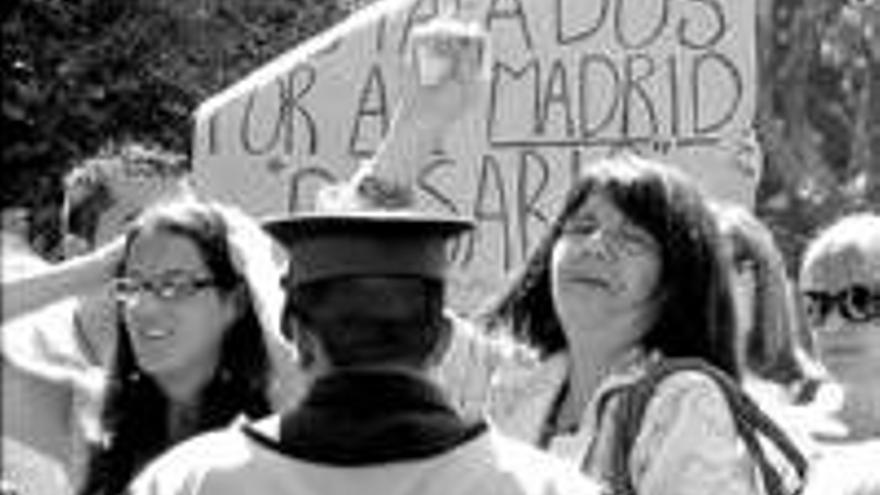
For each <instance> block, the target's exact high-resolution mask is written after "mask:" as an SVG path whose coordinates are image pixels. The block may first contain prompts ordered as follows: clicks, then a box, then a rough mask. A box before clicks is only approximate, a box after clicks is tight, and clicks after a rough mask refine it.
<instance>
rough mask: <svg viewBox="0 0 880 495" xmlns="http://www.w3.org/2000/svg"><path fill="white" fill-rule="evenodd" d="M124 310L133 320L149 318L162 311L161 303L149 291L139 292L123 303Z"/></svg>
mask: <svg viewBox="0 0 880 495" xmlns="http://www.w3.org/2000/svg"><path fill="white" fill-rule="evenodd" d="M123 305H124V310H125V312H126V313H128V314H129V315H130V316H131V317H134V318H151V317H153V316H154V315H156V314H158V313H160V312H161V311H162V302H161V301H160V300H159V297H158V296H157V295H156V294H154V293H153V292H152V291H150V290H140V291H138V292H136V293H134V294H131V295H129V297H128V298H127V299H126V300H125V302H124V303H123Z"/></svg>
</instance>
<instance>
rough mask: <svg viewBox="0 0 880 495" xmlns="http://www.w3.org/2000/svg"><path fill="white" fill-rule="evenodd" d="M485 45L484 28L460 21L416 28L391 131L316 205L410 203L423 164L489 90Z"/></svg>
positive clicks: (330, 207) (322, 193)
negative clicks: (367, 157)
mask: <svg viewBox="0 0 880 495" xmlns="http://www.w3.org/2000/svg"><path fill="white" fill-rule="evenodd" d="M487 43H488V41H487V36H486V34H485V32H484V31H483V30H481V29H480V28H478V27H476V26H475V25H468V24H464V23H462V22H460V21H457V20H454V19H442V20H436V21H432V22H429V23H427V24H425V25H423V26H420V27H419V28H417V29H415V30H414V31H413V35H412V57H411V59H410V60H409V61H408V62H407V63H404V64H402V66H403V70H404V73H403V81H404V83H403V86H404V89H403V95H402V96H401V98H400V99H399V102H398V104H397V106H396V109H395V112H394V116H393V118H392V122H391V127H390V128H389V131H388V134H387V135H386V136H385V138H384V139H383V141H382V142H381V143H380V145H379V147H378V149H377V151H376V154H375V155H374V156H373V158H372V159H371V160H369V161H366V162H363V163H362V164H361V165H360V167H359V168H358V169H357V171H356V172H355V173H354V174H353V175H352V177H350V178H349V180H348V181H346V182H345V183H343V184H341V185H338V186H335V187H330V188H327V189H324V190H322V191H320V192H319V195H318V205H317V207H318V209H323V210H339V209H359V208H365V207H367V208H368V207H388V208H395V207H401V206H412V205H413V202H414V200H415V197H414V191H413V188H414V186H415V184H416V181H417V179H418V174H419V172H420V170H419V169H420V166H421V165H423V164H425V163H427V161H428V159H429V157H430V156H431V153H432V152H433V151H434V150H435V149H436V148H437V147H438V145H439V144H440V143H441V142H442V138H443V137H444V136H445V135H446V134H447V132H448V131H449V130H450V128H451V127H452V125H453V124H454V123H455V122H456V121H458V120H459V119H460V118H461V117H463V116H464V115H465V114H466V113H467V112H468V111H470V110H471V109H473V108H475V107H476V106H477V102H478V101H479V99H480V97H481V95H482V93H483V92H484V90H485V87H486V80H487V77H486V73H487V70H486V60H487V58H488V56H487V51H488V48H487Z"/></svg>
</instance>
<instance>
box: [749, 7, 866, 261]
mask: <svg viewBox="0 0 880 495" xmlns="http://www.w3.org/2000/svg"><path fill="white" fill-rule="evenodd" d="M769 5H770V7H769V8H768V9H767V10H766V11H765V12H764V18H763V19H761V20H762V23H761V26H762V32H763V35H764V36H763V38H762V39H759V43H760V46H761V49H762V53H761V55H762V60H763V67H762V74H763V81H762V88H761V96H760V101H761V104H760V105H759V108H760V109H761V110H759V114H758V115H757V119H756V124H757V127H758V131H759V135H760V137H761V139H762V142H763V145H764V149H765V153H766V156H767V163H766V164H765V165H766V174H765V180H764V181H763V183H762V186H761V191H760V197H759V199H758V212H759V214H761V216H762V217H763V218H764V219H765V220H766V221H767V222H768V223H770V224H771V226H772V227H773V228H774V231H775V233H776V234H777V236H778V239H779V241H780V244H781V245H782V247H783V249H784V251H785V252H786V254H787V259H788V260H789V262H790V263H791V264H792V265H795V264H796V263H797V259H798V255H799V253H801V252H802V251H803V245H804V243H805V242H806V241H807V239H808V237H809V236H810V235H811V234H812V233H813V232H814V231H815V230H816V229H817V228H818V227H820V226H822V225H824V224H826V223H828V222H830V221H831V220H832V219H833V218H834V217H836V216H839V215H841V214H844V213H846V212H848V211H851V210H862V209H869V208H872V209H875V210H877V209H880V3H878V2H877V0H821V1H818V0H775V2H772V3H770V4H769Z"/></svg>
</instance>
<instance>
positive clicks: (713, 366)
mask: <svg viewBox="0 0 880 495" xmlns="http://www.w3.org/2000/svg"><path fill="white" fill-rule="evenodd" d="M414 39H415V40H416V41H415V42H416V43H421V44H423V46H424V47H427V49H429V50H431V49H433V50H434V51H435V52H436V56H440V57H447V62H448V63H447V64H446V66H447V67H448V70H447V72H446V73H445V77H442V78H440V79H436V80H432V81H430V83H419V82H418V78H414V79H413V83H412V87H410V88H407V89H405V90H404V92H403V96H402V97H401V98H400V101H399V102H398V106H397V110H396V113H395V117H394V121H393V123H392V125H391V127H390V130H389V133H388V135H387V136H386V138H385V140H384V142H383V144H382V146H381V147H380V148H379V150H378V151H377V153H376V155H375V156H374V157H373V159H372V160H371V161H370V162H368V163H364V164H362V165H361V166H360V167H359V168H358V169H357V171H356V173H355V174H353V176H352V177H351V178H350V179H349V180H347V181H344V182H342V183H341V184H339V185H336V186H332V187H330V188H328V189H326V190H324V191H322V192H321V193H320V194H319V195H318V198H317V205H316V210H317V211H315V212H310V213H296V214H292V215H289V216H284V217H279V218H275V219H273V220H271V221H264V222H263V223H262V224H260V223H258V222H257V220H255V219H253V218H250V217H249V216H248V215H246V214H245V213H243V212H242V211H240V210H238V209H236V208H235V207H232V206H230V205H224V204H219V203H216V202H213V201H211V200H210V198H203V197H200V196H199V194H198V193H197V192H196V191H193V190H192V188H191V187H189V185H188V183H187V178H186V175H185V173H184V171H185V170H186V157H184V156H180V155H176V154H174V153H169V152H167V151H165V150H162V149H161V148H158V147H155V146H151V145H147V144H144V143H139V142H123V143H116V144H115V145H114V146H111V147H108V148H107V149H105V150H102V151H101V152H100V153H99V154H98V155H97V156H95V157H93V158H90V159H88V160H86V161H85V162H84V163H83V164H81V166H80V167H78V168H77V169H76V171H75V172H74V173H73V174H72V175H71V177H70V179H69V180H68V183H67V197H66V200H65V208H64V211H63V217H64V218H63V221H62V225H63V226H64V229H65V234H66V238H67V239H68V242H66V243H65V248H66V251H67V254H68V257H67V260H66V261H64V262H62V263H58V264H49V263H45V262H41V261H40V260H38V259H35V257H34V256H33V254H32V253H30V252H28V251H27V250H26V249H25V247H26V246H25V247H22V246H20V245H19V244H15V243H14V242H13V241H12V240H10V241H7V239H6V237H4V245H3V250H4V251H3V264H4V266H3V301H2V302H3V305H2V314H3V328H2V330H3V349H2V358H3V360H2V363H3V374H2V379H3V418H2V419H3V442H4V454H5V455H4V456H3V462H4V466H3V467H4V469H3V478H4V490H6V491H8V492H9V493H20V494H37V495H41V494H49V493H52V494H62V495H66V494H82V495H95V494H107V495H110V494H119V493H126V492H127V491H129V492H130V493H133V494H137V495H148V494H149V495H171V494H174V495H177V494H180V495H183V494H206V495H207V494H226V493H230V494H231V493H264V494H276V493H278V494H280V493H316V494H317V493H321V494H328V493H330V494H332V493H340V494H342V493H425V494H432V493H438V494H439V493H463V494H464V493H474V494H476V493H499V494H552V493H559V494H600V493H613V494H638V495H667V494H668V495H671V494H706V493H717V494H769V495H783V494H795V493H809V494H811V495H815V494H820V493H821V494H832V495H833V494H850V495H852V494H868V493H873V494H877V493H880V475H878V474H877V469H876V466H877V465H880V378H878V377H880V216H878V214H877V213H871V212H864V213H859V214H853V215H849V216H846V217H845V218H843V219H841V220H840V221H839V222H837V223H835V224H834V225H832V226H830V227H828V228H827V229H826V230H823V231H822V232H820V233H819V234H817V235H816V236H815V238H814V239H813V241H812V242H811V243H810V245H809V247H808V248H807V250H806V252H805V253H804V255H803V259H802V263H801V266H800V272H799V273H798V274H797V275H796V276H795V277H792V276H789V275H788V274H787V273H786V269H785V262H784V259H783V257H782V254H781V253H780V250H779V249H778V247H777V246H776V244H775V242H774V239H773V235H772V232H771V231H770V230H769V229H768V228H767V226H766V225H764V224H763V223H762V222H761V220H760V219H758V218H757V217H756V216H755V215H754V214H753V213H751V212H750V211H749V210H748V209H746V208H744V207H741V206H738V205H732V204H725V203H721V202H718V201H716V200H714V199H712V198H710V197H709V196H708V195H707V194H706V193H705V192H703V191H702V190H701V189H700V188H699V187H698V186H697V185H696V184H695V182H694V181H693V180H692V179H691V178H689V177H687V176H686V175H684V174H683V173H682V172H680V171H678V170H676V169H674V168H673V167H669V166H668V165H665V164H661V163H658V162H656V161H654V160H652V159H650V158H645V157H640V156H637V155H634V154H628V153H625V152H621V153H617V154H614V155H612V156H609V157H608V158H605V159H603V160H601V161H599V162H596V163H591V164H588V166H585V167H583V172H582V174H581V175H580V177H579V178H578V180H577V181H576V183H575V184H574V185H573V186H572V188H571V189H570V191H568V194H567V197H566V199H565V201H564V202H563V204H562V205H561V208H560V209H559V213H558V214H557V216H556V217H555V218H554V219H552V221H551V222H550V224H549V226H548V228H547V230H546V233H545V236H544V238H543V239H541V240H540V241H539V242H538V243H537V245H536V246H535V248H534V250H533V252H532V254H531V256H530V257H529V258H528V259H527V260H526V262H525V263H524V265H523V267H522V268H521V270H520V272H519V273H517V274H516V276H514V277H513V278H511V280H510V283H509V284H508V285H507V286H506V287H505V288H504V289H503V290H502V291H500V293H499V294H497V295H495V297H493V298H491V300H490V301H488V302H487V304H486V305H485V307H484V309H483V310H482V311H481V312H480V313H479V314H477V315H476V316H475V317H474V318H471V319H465V318H463V317H461V316H460V315H457V314H455V313H454V312H453V311H452V310H451V309H449V308H447V307H446V304H445V298H444V293H445V290H446V285H447V278H448V271H449V263H450V261H449V260H448V256H447V255H448V250H447V247H448V246H447V244H448V242H449V241H451V240H453V239H455V238H456V237H457V236H459V235H461V234H462V233H464V232H467V231H468V230H469V229H471V228H472V227H473V224H472V223H471V222H470V221H469V220H467V219H464V218H458V217H449V216H445V217H444V216H440V215H436V214H429V213H427V212H425V211H423V210H422V209H420V205H419V204H418V198H417V196H416V195H414V194H413V183H414V181H415V180H416V179H415V176H416V173H415V170H414V164H417V163H423V162H424V161H425V158H426V157H427V156H428V154H429V153H431V152H432V150H433V148H434V146H435V145H436V143H437V140H438V139H442V137H443V135H444V133H445V132H446V131H447V130H448V129H449V128H450V126H451V125H452V124H453V123H454V122H455V121H456V120H457V119H458V118H460V117H461V115H463V114H464V113H465V112H467V111H468V109H469V108H470V107H471V106H472V103H473V102H474V101H475V100H476V99H477V98H480V97H481V91H482V89H483V88H484V86H485V83H486V81H485V70H484V65H485V63H486V60H485V59H484V54H485V53H487V50H486V49H485V43H486V39H485V36H484V35H483V34H482V33H481V32H479V30H474V29H472V28H470V27H468V26H462V25H460V24H457V23H455V22H452V21H441V22H437V23H434V24H432V25H429V26H428V27H427V28H425V29H422V30H419V31H416V33H415V35H414ZM4 236H6V234H5V233H4ZM279 247H280V248H281V249H280V250H279V249H278V248H279ZM280 252H283V256H282V257H279V253H280ZM16 253H21V254H20V255H16ZM16 449H18V450H16ZM28 453H32V454H33V453H35V454H36V455H37V457H38V458H40V459H44V460H48V461H46V462H48V464H47V465H46V466H42V467H39V466H37V467H35V465H34V464H33V463H29V462H30V461H28V462H17V461H21V460H22V459H25V458H26V456H27V455H30V454H28ZM34 469H41V470H42V471H40V473H35V472H34V471H33V470H34ZM50 471H51V472H52V473H54V474H53V477H52V478H51V479H50V478H48V477H47V476H45V474H42V473H47V472H50Z"/></svg>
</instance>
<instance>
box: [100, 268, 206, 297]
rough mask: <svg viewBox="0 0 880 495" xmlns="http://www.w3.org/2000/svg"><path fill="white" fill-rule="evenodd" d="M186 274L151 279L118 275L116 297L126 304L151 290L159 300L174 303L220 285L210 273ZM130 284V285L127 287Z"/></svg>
mask: <svg viewBox="0 0 880 495" xmlns="http://www.w3.org/2000/svg"><path fill="white" fill-rule="evenodd" d="M174 276H176V277H177V278H176V279H175V278H173V277H174ZM185 277H186V275H185V274H173V275H171V276H169V275H162V276H159V277H153V278H151V279H140V280H139V279H136V278H133V277H116V278H114V279H113V281H112V292H113V296H114V298H115V299H116V300H117V301H118V302H120V303H124V304H130V303H132V302H134V301H135V300H137V299H139V298H140V297H142V296H143V294H144V292H149V293H150V294H151V295H152V296H153V297H155V298H156V299H157V300H159V301H162V302H166V303H172V302H180V301H183V300H186V299H189V298H191V297H193V296H195V295H196V294H198V293H199V292H202V291H203V290H205V289H209V288H214V287H218V282H217V279H216V278H215V277H213V276H210V275H205V276H201V277H199V276H195V275H192V276H189V277H188V278H185ZM126 284H129V287H126Z"/></svg>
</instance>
